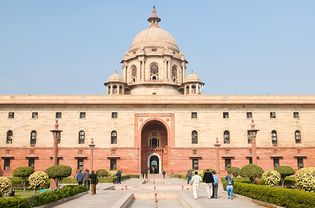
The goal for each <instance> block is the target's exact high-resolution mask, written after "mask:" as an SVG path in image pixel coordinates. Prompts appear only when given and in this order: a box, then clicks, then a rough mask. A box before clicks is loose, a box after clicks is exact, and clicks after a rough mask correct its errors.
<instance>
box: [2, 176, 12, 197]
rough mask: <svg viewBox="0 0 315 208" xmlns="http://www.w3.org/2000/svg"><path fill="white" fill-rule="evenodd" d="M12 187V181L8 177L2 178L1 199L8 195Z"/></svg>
mask: <svg viewBox="0 0 315 208" xmlns="http://www.w3.org/2000/svg"><path fill="white" fill-rule="evenodd" d="M11 187H12V183H11V181H10V179H8V178H7V177H0V197H2V196H3V195H4V194H5V193H8V192H9V191H10V189H11Z"/></svg>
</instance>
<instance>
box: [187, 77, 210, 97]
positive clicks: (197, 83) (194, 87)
mask: <svg viewBox="0 0 315 208" xmlns="http://www.w3.org/2000/svg"><path fill="white" fill-rule="evenodd" d="M204 85H205V83H203V82H202V81H201V80H200V79H199V77H198V75H197V74H195V73H191V74H189V75H188V76H187V79H186V80H185V82H184V83H183V89H184V95H200V94H201V92H202V87H203V86H204Z"/></svg>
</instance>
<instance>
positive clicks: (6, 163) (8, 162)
mask: <svg viewBox="0 0 315 208" xmlns="http://www.w3.org/2000/svg"><path fill="white" fill-rule="evenodd" d="M10 165H11V159H10V158H4V164H3V168H4V170H10Z"/></svg>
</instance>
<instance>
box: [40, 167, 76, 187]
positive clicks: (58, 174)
mask: <svg viewBox="0 0 315 208" xmlns="http://www.w3.org/2000/svg"><path fill="white" fill-rule="evenodd" d="M71 172H72V169H71V167H70V166H67V165H54V166H51V167H49V168H47V170H46V173H47V175H48V176H49V178H52V179H54V181H55V183H56V187H57V189H59V186H58V182H59V181H60V180H62V179H63V178H66V177H68V176H70V175H71Z"/></svg>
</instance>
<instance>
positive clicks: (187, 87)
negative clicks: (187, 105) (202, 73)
mask: <svg viewBox="0 0 315 208" xmlns="http://www.w3.org/2000/svg"><path fill="white" fill-rule="evenodd" d="M189 93H190V92H189V86H188V85H187V86H186V94H187V95H189Z"/></svg>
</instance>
